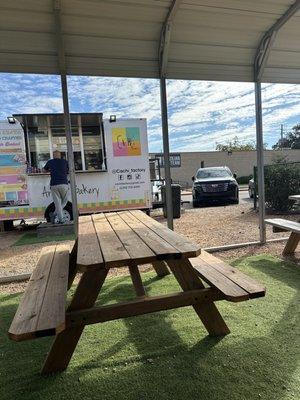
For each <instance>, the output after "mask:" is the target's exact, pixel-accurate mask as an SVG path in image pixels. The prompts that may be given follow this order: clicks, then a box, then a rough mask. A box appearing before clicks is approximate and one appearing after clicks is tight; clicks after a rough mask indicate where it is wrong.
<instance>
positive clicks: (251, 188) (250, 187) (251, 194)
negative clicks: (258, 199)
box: [248, 178, 255, 199]
mask: <svg viewBox="0 0 300 400" xmlns="http://www.w3.org/2000/svg"><path fill="white" fill-rule="evenodd" d="M248 193H249V197H250V198H251V199H253V197H254V193H255V183H254V179H253V178H252V179H250V181H249V183H248Z"/></svg>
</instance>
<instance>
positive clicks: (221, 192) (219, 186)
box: [192, 167, 239, 207]
mask: <svg viewBox="0 0 300 400" xmlns="http://www.w3.org/2000/svg"><path fill="white" fill-rule="evenodd" d="M192 179H193V182H194V183H193V207H199V206H201V205H202V204H204V203H208V202H211V201H216V200H219V201H224V202H225V201H228V202H231V203H234V204H238V203H239V185H238V183H237V181H236V175H235V174H232V172H231V171H230V169H229V168H228V167H210V168H200V169H199V170H198V171H197V174H196V176H193V178H192Z"/></svg>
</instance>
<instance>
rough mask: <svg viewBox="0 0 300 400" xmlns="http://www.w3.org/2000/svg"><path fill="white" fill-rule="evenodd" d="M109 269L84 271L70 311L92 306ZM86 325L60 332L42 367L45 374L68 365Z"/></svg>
mask: <svg viewBox="0 0 300 400" xmlns="http://www.w3.org/2000/svg"><path fill="white" fill-rule="evenodd" d="M107 273H108V270H104V269H101V270H96V271H88V272H84V273H83V275H82V277H81V279H80V282H79V284H78V286H77V289H76V292H75V294H74V296H73V298H72V301H71V303H70V306H69V307H68V311H75V310H81V309H84V308H91V307H93V305H94V304H95V301H96V300H97V297H98V294H99V292H100V289H101V287H102V285H103V283H104V281H105V278H106V276H107ZM83 329H84V326H82V327H81V326H80V327H75V328H71V329H66V330H64V331H63V332H61V333H59V334H58V335H57V336H56V337H55V339H54V342H53V344H52V347H51V349H50V352H49V353H48V356H47V358H46V361H45V364H44V366H43V368H42V373H43V374H49V373H52V372H58V371H63V370H65V369H66V368H67V367H68V364H69V362H70V360H71V357H72V355H73V352H74V350H75V348H76V346H77V343H78V341H79V339H80V336H81V334H82V332H83Z"/></svg>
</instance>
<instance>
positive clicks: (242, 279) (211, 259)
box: [201, 251, 266, 299]
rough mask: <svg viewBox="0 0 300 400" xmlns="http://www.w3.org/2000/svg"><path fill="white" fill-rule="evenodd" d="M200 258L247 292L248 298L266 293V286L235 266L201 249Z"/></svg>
mask: <svg viewBox="0 0 300 400" xmlns="http://www.w3.org/2000/svg"><path fill="white" fill-rule="evenodd" d="M201 258H203V260H205V261H206V262H207V263H208V264H209V265H210V266H211V268H213V269H215V270H216V271H218V272H219V273H221V274H222V275H224V276H226V277H227V278H228V279H230V280H231V281H232V282H234V283H235V284H236V285H238V286H240V287H241V288H242V289H243V290H245V291H246V292H248V293H249V298H250V299H252V298H257V297H263V296H265V294H266V288H265V287H264V286H263V285H262V284H260V283H259V282H257V281H256V280H255V279H253V278H250V276H248V275H245V274H243V273H242V272H241V271H239V270H238V269H237V268H234V267H232V266H231V265H229V264H227V263H226V262H224V261H222V260H220V259H219V258H217V257H215V256H213V255H211V254H209V253H207V252H206V251H202V253H201Z"/></svg>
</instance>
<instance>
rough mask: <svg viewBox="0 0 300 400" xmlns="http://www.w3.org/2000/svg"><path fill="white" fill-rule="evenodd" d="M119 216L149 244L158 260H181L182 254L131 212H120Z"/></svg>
mask: <svg viewBox="0 0 300 400" xmlns="http://www.w3.org/2000/svg"><path fill="white" fill-rule="evenodd" d="M118 215H119V216H120V217H121V218H122V219H123V221H125V222H126V223H127V225H128V226H129V227H130V228H131V229H132V230H133V231H134V232H135V233H136V234H137V235H138V236H139V237H140V238H141V239H142V240H143V241H144V242H145V243H146V244H147V246H148V247H150V249H151V250H152V251H153V252H154V253H155V254H156V255H157V258H158V259H162V260H166V259H168V258H181V253H180V251H179V250H177V249H176V248H175V247H173V246H171V245H170V243H168V242H166V241H165V240H164V239H163V238H161V237H160V236H159V235H157V234H156V233H155V232H154V231H153V230H151V229H150V228H149V227H148V226H146V225H145V224H143V223H142V222H141V221H140V220H139V219H137V218H136V217H135V216H134V215H132V214H131V213H130V212H129V211H120V212H118Z"/></svg>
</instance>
